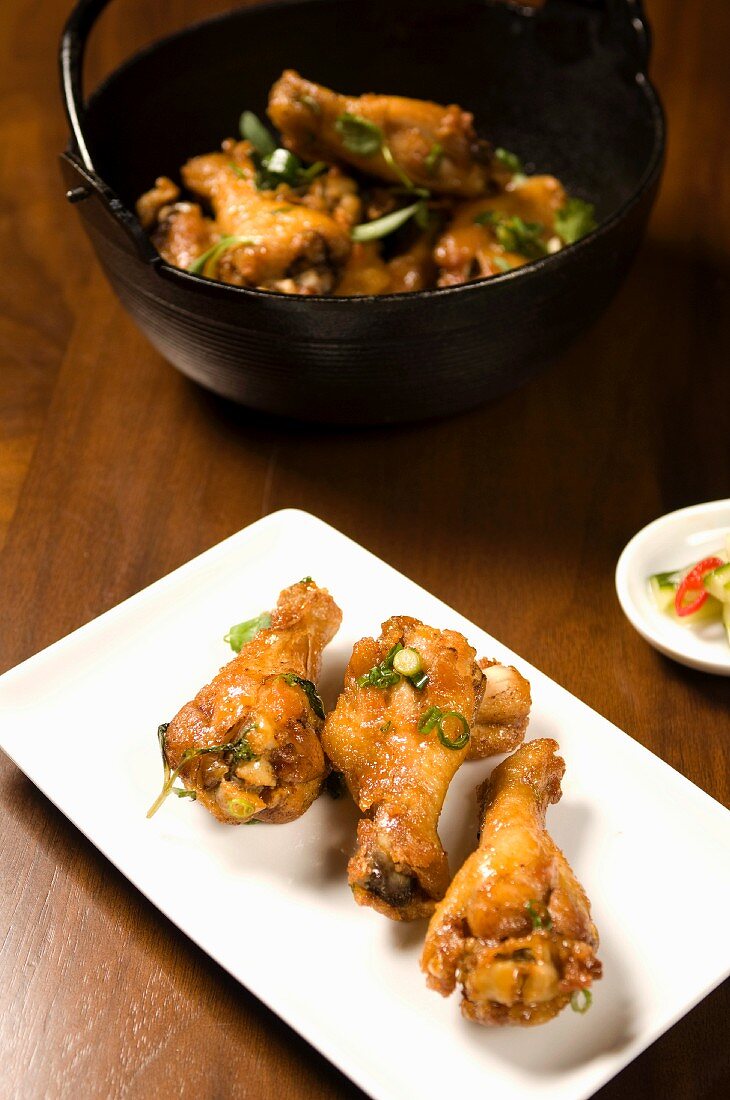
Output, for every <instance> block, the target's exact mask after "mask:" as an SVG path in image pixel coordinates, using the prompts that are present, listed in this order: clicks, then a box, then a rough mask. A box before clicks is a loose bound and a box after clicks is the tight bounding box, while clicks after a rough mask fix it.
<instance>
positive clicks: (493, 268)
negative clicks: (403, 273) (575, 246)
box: [435, 176, 567, 286]
mask: <svg viewBox="0 0 730 1100" xmlns="http://www.w3.org/2000/svg"><path fill="white" fill-rule="evenodd" d="M566 198H567V196H566V194H565V190H564V189H563V186H562V184H561V183H560V181H559V180H556V179H555V177H554V176H530V177H529V178H527V179H523V180H522V182H517V183H513V184H510V185H508V187H507V189H506V190H504V191H501V192H499V193H498V194H494V195H489V196H487V197H485V198H482V199H477V200H476V201H475V202H467V203H461V204H460V205H459V206H457V207H456V208H455V211H454V217H453V219H452V221H451V223H450V224H449V225H448V226H447V228H446V230H445V231H444V232H443V233H442V235H441V237H440V238H439V240H438V242H437V244H436V251H435V258H436V263H437V264H438V266H439V268H440V269H441V273H440V275H439V279H438V285H439V286H458V285H459V284H460V283H467V282H469V281H470V280H472V279H482V278H485V277H486V276H489V275H498V274H499V273H500V272H502V271H505V270H508V269H510V268H513V267H521V266H522V265H523V264H527V263H530V262H531V260H534V259H535V258H536V257H535V256H534V255H533V256H528V255H524V254H523V253H522V252H519V251H516V250H515V249H514V248H512V249H510V248H509V247H505V244H504V243H503V242H502V241H500V240H499V234H498V229H497V226H496V225H495V224H490V223H489V222H484V221H479V220H478V219H480V218H482V219H483V218H484V216H485V215H489V214H497V215H503V216H504V217H506V218H512V217H515V216H516V217H518V218H521V219H522V220H523V222H526V223H533V224H539V225H540V226H542V230H541V232H540V233H539V234H537V239H538V241H539V243H540V245H541V246H543V248H544V249H547V250H548V251H549V250H550V248H551V247H558V248H559V247H560V241H559V240H557V238H555V214H556V213H557V211H558V210H559V209H560V208H561V207H562V206H564V205H565V202H566ZM503 240H504V237H503Z"/></svg>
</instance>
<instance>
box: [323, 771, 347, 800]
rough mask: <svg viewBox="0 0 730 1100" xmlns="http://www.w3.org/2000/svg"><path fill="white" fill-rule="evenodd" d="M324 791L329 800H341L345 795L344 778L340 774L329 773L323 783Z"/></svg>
mask: <svg viewBox="0 0 730 1100" xmlns="http://www.w3.org/2000/svg"><path fill="white" fill-rule="evenodd" d="M324 789H325V790H326V791H327V794H328V795H329V796H330V798H335V799H337V798H342V796H343V794H344V793H345V777H344V775H343V774H342V772H330V773H329V775H328V776H327V778H326V779H325V781H324Z"/></svg>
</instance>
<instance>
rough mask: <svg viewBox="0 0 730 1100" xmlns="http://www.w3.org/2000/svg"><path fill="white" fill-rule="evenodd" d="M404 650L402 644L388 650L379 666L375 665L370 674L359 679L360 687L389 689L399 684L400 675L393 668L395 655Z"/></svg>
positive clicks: (365, 674) (366, 673)
mask: <svg viewBox="0 0 730 1100" xmlns="http://www.w3.org/2000/svg"><path fill="white" fill-rule="evenodd" d="M402 649H403V643H402V642H396V643H395V645H394V646H393V648H392V649H390V650H388V653H387V654H386V655H385V657H384V658H383V660H382V661H381V662H380V664H379V665H373V667H372V668H371V669H370V671H369V672H365V673H363V675H362V676H358V678H357V686H358V687H375V688H387V687H392V686H393V685H394V684H397V683H398V682H399V680H400V673H398V672H396V671H395V670H394V668H393V661H394V659H395V655H396V654H397V653H400V651H401V650H402Z"/></svg>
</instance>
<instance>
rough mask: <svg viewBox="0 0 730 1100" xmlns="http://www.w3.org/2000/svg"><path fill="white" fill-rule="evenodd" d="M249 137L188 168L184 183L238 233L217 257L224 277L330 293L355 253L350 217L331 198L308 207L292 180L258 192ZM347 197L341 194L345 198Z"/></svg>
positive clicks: (222, 228) (228, 232)
mask: <svg viewBox="0 0 730 1100" xmlns="http://www.w3.org/2000/svg"><path fill="white" fill-rule="evenodd" d="M250 152H251V146H250V145H249V143H248V142H238V143H235V142H226V148H225V149H224V151H223V152H220V153H209V154H207V155H204V156H199V157H193V158H192V160H189V161H188V162H187V164H185V165H184V166H183V169H182V178H183V182H184V183H185V186H186V187H187V188H188V190H190V191H191V192H192V193H193V194H194V195H196V196H197V197H199V198H201V199H203V200H204V201H205V202H207V203H208V204H209V205H210V206H211V208H212V210H213V214H214V216H215V222H216V226H217V229H218V231H219V233H220V234H221V235H222V237H223V238H226V237H232V238H235V239H234V240H233V241H231V243H230V247H228V248H226V250H225V254H224V255H223V256H222V257H220V258H219V259H218V261H217V264H218V268H217V277H218V278H220V279H221V280H222V281H223V282H228V283H234V284H236V285H238V286H255V287H261V288H264V289H268V290H279V291H283V292H286V293H290V294H328V293H329V292H330V291H331V290H332V288H333V287H334V285H335V282H336V279H337V276H338V274H339V272H340V270H341V268H342V267H343V265H344V264H345V262H346V260H347V257H348V256H349V254H350V232H349V225H350V222H349V219H348V218H347V217H345V216H340V217H339V218H336V217H334V216H332V215H330V213H328V212H327V211H326V210H325V209H322V208H317V207H318V205H319V206H320V207H321V206H323V205H325V203H326V201H327V200H326V196H324V197H323V199H322V203H321V204H317V203H314V202H313V203H312V204H311V205H304V204H303V203H302V202H300V201H297V199H296V197H295V196H294V195H293V193H292V191H291V189H290V188H288V187H286V186H285V185H284V186H282V187H279V188H277V189H276V190H271V191H259V190H257V188H256V186H255V182H254V177H255V171H256V170H255V167H254V165H253V162H252V161H251V159H250V155H249V154H250ZM338 197H341V196H338Z"/></svg>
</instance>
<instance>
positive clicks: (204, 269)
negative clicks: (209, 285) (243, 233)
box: [188, 237, 257, 279]
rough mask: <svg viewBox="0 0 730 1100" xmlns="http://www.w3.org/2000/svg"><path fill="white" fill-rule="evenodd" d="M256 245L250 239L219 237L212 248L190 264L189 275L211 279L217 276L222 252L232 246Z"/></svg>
mask: <svg viewBox="0 0 730 1100" xmlns="http://www.w3.org/2000/svg"><path fill="white" fill-rule="evenodd" d="M256 243H257V242H256V241H255V240H253V239H252V238H251V237H221V239H220V240H219V241H218V242H217V244H214V245H213V246H212V248H209V249H208V251H207V252H204V253H203V255H202V256H198V258H197V260H194V261H193V262H192V263H191V265H190V267H189V268H188V271H189V272H190V274H191V275H205V276H206V278H209V279H213V278H215V275H216V274H217V271H218V264H219V263H220V259H221V256H222V255H223V253H224V252H227V251H228V249H229V248H233V247H234V245H238V244H256Z"/></svg>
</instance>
